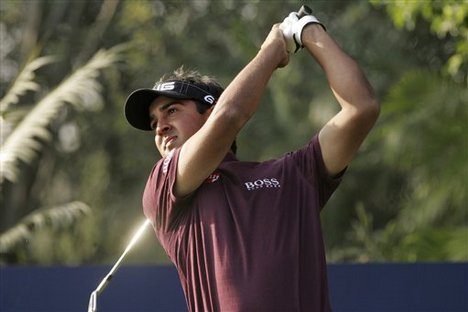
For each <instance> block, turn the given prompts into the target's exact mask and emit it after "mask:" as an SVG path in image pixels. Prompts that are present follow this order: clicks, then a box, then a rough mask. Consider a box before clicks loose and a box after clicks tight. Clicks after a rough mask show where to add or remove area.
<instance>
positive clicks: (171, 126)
mask: <svg viewBox="0 0 468 312" xmlns="http://www.w3.org/2000/svg"><path fill="white" fill-rule="evenodd" d="M210 113H211V110H207V111H206V112H205V113H203V114H200V113H199V112H198V111H197V107H196V104H195V102H194V101H192V100H181V99H173V98H168V97H165V96H159V97H157V98H156V99H155V100H154V101H153V103H151V105H150V107H149V115H150V120H151V128H152V129H153V131H154V133H155V138H154V141H155V143H156V147H157V148H158V150H159V153H161V156H163V157H165V156H166V155H168V154H169V152H170V151H171V150H173V149H174V148H177V147H180V146H182V144H184V143H185V141H187V140H188V139H189V138H190V137H191V136H192V135H193V134H194V133H195V132H197V131H198V130H199V129H200V128H201V127H202V126H203V124H204V123H205V121H206V120H207V118H208V116H209V115H210Z"/></svg>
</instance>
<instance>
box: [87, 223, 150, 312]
mask: <svg viewBox="0 0 468 312" xmlns="http://www.w3.org/2000/svg"><path fill="white" fill-rule="evenodd" d="M150 223H151V221H150V220H148V219H146V220H145V222H143V224H142V225H140V227H139V228H138V230H137V231H136V233H135V234H134V235H133V237H132V239H131V241H130V243H129V244H128V246H127V248H125V251H124V252H123V253H122V255H121V256H120V258H119V259H118V260H117V262H116V263H115V264H114V266H113V267H112V269H111V270H110V271H109V273H107V275H106V277H104V279H103V280H102V281H101V283H99V285H98V287H97V288H96V289H95V290H94V291H93V292H92V293H91V296H90V297H89V305H88V312H96V311H97V297H98V296H99V294H100V293H102V292H103V291H104V289H105V288H106V287H107V285H108V284H109V282H110V280H111V279H112V277H113V274H114V273H115V272H116V271H117V269H118V268H119V267H120V264H121V263H122V260H123V259H124V258H125V256H126V255H127V253H128V252H129V251H130V249H132V247H133V245H135V243H136V242H137V241H138V240H139V239H140V237H141V235H142V234H143V232H144V230H145V229H146V227H147V226H148V224H150Z"/></svg>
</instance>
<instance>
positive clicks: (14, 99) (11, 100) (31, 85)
mask: <svg viewBox="0 0 468 312" xmlns="http://www.w3.org/2000/svg"><path fill="white" fill-rule="evenodd" d="M55 60H56V58H55V57H53V56H43V57H40V58H37V59H35V60H33V61H32V62H30V63H28V64H27V65H26V66H25V67H24V69H23V70H22V71H21V73H20V74H19V75H18V77H17V78H16V80H15V82H14V83H13V85H12V86H11V88H10V89H9V90H8V92H7V94H6V95H5V96H4V97H3V98H2V99H1V100H0V113H1V115H2V116H3V114H4V113H5V112H6V111H7V110H8V108H9V107H10V105H13V104H16V103H18V100H19V97H20V96H21V95H23V94H25V93H26V92H27V91H38V90H39V89H40V86H39V84H38V83H36V82H35V81H34V78H35V73H34V72H35V71H36V70H37V69H39V68H41V67H42V66H44V65H47V64H49V63H52V62H54V61H55Z"/></svg>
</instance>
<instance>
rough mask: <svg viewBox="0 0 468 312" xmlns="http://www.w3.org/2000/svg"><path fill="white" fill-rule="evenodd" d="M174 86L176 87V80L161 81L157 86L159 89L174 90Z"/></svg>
mask: <svg viewBox="0 0 468 312" xmlns="http://www.w3.org/2000/svg"><path fill="white" fill-rule="evenodd" d="M174 88H175V81H171V82H165V83H161V84H159V85H157V86H156V90H157V91H168V90H174Z"/></svg>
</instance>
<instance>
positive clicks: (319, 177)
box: [290, 134, 346, 209]
mask: <svg viewBox="0 0 468 312" xmlns="http://www.w3.org/2000/svg"><path fill="white" fill-rule="evenodd" d="M290 156H292V157H293V159H294V161H295V162H296V165H297V166H298V167H299V169H300V171H301V172H303V173H304V176H305V178H306V179H307V181H309V183H311V184H312V185H313V186H315V187H316V188H317V191H318V196H319V204H320V209H322V208H323V207H324V206H325V204H326V203H327V202H328V200H329V199H330V197H331V195H332V194H333V192H335V190H336V188H337V187H338V186H339V184H340V183H341V180H342V177H343V175H344V173H345V171H346V168H345V169H344V170H343V171H342V172H340V173H339V174H338V175H336V176H330V175H329V174H328V172H327V169H326V168H325V162H324V161H323V156H322V150H321V148H320V142H319V139H318V134H316V135H314V136H313V138H312V140H310V142H309V144H307V145H306V146H304V147H303V148H301V149H299V150H297V151H295V152H293V153H291V154H290Z"/></svg>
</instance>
